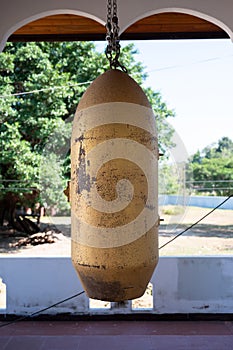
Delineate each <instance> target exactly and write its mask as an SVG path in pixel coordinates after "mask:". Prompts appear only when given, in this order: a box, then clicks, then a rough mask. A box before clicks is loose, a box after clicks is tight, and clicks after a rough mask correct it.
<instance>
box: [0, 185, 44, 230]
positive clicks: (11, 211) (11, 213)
mask: <svg viewBox="0 0 233 350" xmlns="http://www.w3.org/2000/svg"><path fill="white" fill-rule="evenodd" d="M20 202H21V201H20V198H19V197H18V196H17V195H16V194H14V193H10V192H9V193H7V194H6V195H5V196H4V198H2V199H1V200H0V226H4V225H7V226H9V227H12V228H14V229H15V230H17V231H20V232H24V233H26V234H27V235H31V234H34V233H37V232H39V231H40V228H39V226H38V225H37V224H36V223H34V222H33V221H32V220H30V219H28V218H26V217H25V214H26V213H25V212H22V213H21V212H17V210H16V205H17V204H19V203H20Z"/></svg>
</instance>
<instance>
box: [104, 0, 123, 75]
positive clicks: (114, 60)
mask: <svg viewBox="0 0 233 350" xmlns="http://www.w3.org/2000/svg"><path fill="white" fill-rule="evenodd" d="M106 29H107V34H106V41H107V42H108V45H107V47H106V50H105V54H106V57H107V59H108V61H109V63H110V68H111V69H113V68H114V69H117V68H118V67H119V68H121V69H122V71H123V72H126V73H127V69H126V68H125V67H124V66H123V65H122V64H121V63H120V62H119V57H120V49H121V45H120V38H119V29H120V28H119V26H118V17H117V2H116V0H107V23H106Z"/></svg>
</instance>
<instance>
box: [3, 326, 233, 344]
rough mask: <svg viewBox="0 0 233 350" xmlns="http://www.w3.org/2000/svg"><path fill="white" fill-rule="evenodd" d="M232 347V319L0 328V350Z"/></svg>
mask: <svg viewBox="0 0 233 350" xmlns="http://www.w3.org/2000/svg"><path fill="white" fill-rule="evenodd" d="M63 349H64V350H91V349H95V350H98V349H102V350H105V349H110V350H121V349H122V350H126V349H127V350H131V349H133V350H138V349H140V350H170V349H172V350H233V322H223V321H206V322H205V321H186V322H185V321H171V322H168V321H78V322H75V321H53V322H49V321H31V322H30V321H27V322H18V323H16V324H11V325H8V326H6V327H3V328H0V350H63Z"/></svg>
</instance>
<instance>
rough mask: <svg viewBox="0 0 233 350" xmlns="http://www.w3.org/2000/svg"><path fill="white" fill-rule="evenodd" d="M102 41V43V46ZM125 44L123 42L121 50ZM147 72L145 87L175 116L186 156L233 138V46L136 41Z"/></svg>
mask: <svg viewBox="0 0 233 350" xmlns="http://www.w3.org/2000/svg"><path fill="white" fill-rule="evenodd" d="M101 44H102V45H103V43H99V44H98V48H101V47H105V46H102V45H101ZM125 44H127V42H122V46H123V45H125ZM134 44H135V47H136V48H138V51H139V54H138V55H137V58H136V59H137V60H139V61H141V62H143V64H144V66H145V67H146V69H145V70H146V71H147V72H148V78H147V80H146V82H145V85H146V86H151V87H152V88H153V89H154V90H155V91H160V93H161V95H162V97H163V100H164V101H165V102H166V103H167V105H168V107H169V108H171V109H174V111H175V113H176V117H175V118H171V119H170V120H169V122H170V123H171V124H172V126H173V127H174V128H175V130H176V133H177V134H178V136H179V137H180V139H181V140H182V141H183V143H184V146H185V148H186V150H187V153H188V155H191V154H193V153H194V152H196V151H197V150H198V149H199V150H201V149H203V148H204V147H205V146H207V145H210V144H212V143H214V142H217V141H218V140H219V139H220V138H221V137H222V136H228V137H230V138H231V139H233V43H232V42H231V41H230V39H229V40H227V39H226V40H225V39H220V40H169V41H168V40H166V41H163V40H162V41H159V40H157V41H134Z"/></svg>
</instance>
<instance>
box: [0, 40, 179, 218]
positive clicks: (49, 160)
mask: <svg viewBox="0 0 233 350" xmlns="http://www.w3.org/2000/svg"><path fill="white" fill-rule="evenodd" d="M135 53H136V51H135V48H134V46H133V45H128V46H126V47H124V48H123V49H122V59H121V61H122V63H123V64H124V65H125V66H126V67H127V69H128V71H129V74H130V75H131V76H132V77H133V78H134V79H135V80H136V81H137V82H138V83H139V84H142V83H143V81H144V80H145V77H146V74H145V72H144V67H143V65H142V64H141V63H140V62H136V61H135V57H134V56H135ZM106 69H108V62H107V60H106V57H105V55H104V54H103V53H99V52H97V51H96V49H95V45H94V43H91V42H68V43H67V42H66V43H45V42H40V43H33V42H31V43H14V44H13V43H8V44H7V45H6V47H5V50H4V52H3V53H1V54H0V95H1V98H0V137H1V141H0V142H1V143H0V147H1V162H0V186H1V194H0V201H1V203H0V224H1V223H3V220H4V218H6V213H8V215H7V216H8V221H9V222H10V223H14V211H15V207H16V204H17V203H18V204H21V205H22V204H24V205H26V202H27V201H28V202H32V201H33V200H34V201H37V200H38V201H41V202H42V203H45V202H46V203H47V204H48V205H50V206H57V208H58V210H60V211H61V210H63V211H65V210H68V207H69V206H68V204H67V201H66V198H65V196H64V195H63V189H64V188H65V187H66V181H67V179H68V178H69V169H70V162H69V139H70V132H71V122H72V118H73V115H74V113H75V110H76V107H77V104H78V102H79V100H80V98H81V96H82V94H83V92H84V91H85V90H86V88H87V87H88V84H89V83H88V82H90V81H92V80H94V79H95V78H96V77H97V76H98V75H100V74H101V73H103V72H104V70H106ZM146 93H147V94H148V97H149V99H150V101H151V103H152V106H153V109H154V111H155V114H156V119H157V127H158V130H159V133H160V138H159V143H160V149H162V150H163V149H165V148H166V147H170V146H171V142H170V138H171V135H172V133H173V130H172V128H171V127H170V126H169V125H168V123H167V122H166V120H167V118H168V117H171V116H173V115H174V113H173V111H170V110H168V108H167V106H166V104H165V103H164V102H163V101H162V97H161V95H160V94H159V93H156V92H153V91H152V90H151V89H146ZM39 191H40V193H39ZM9 213H10V214H9Z"/></svg>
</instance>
